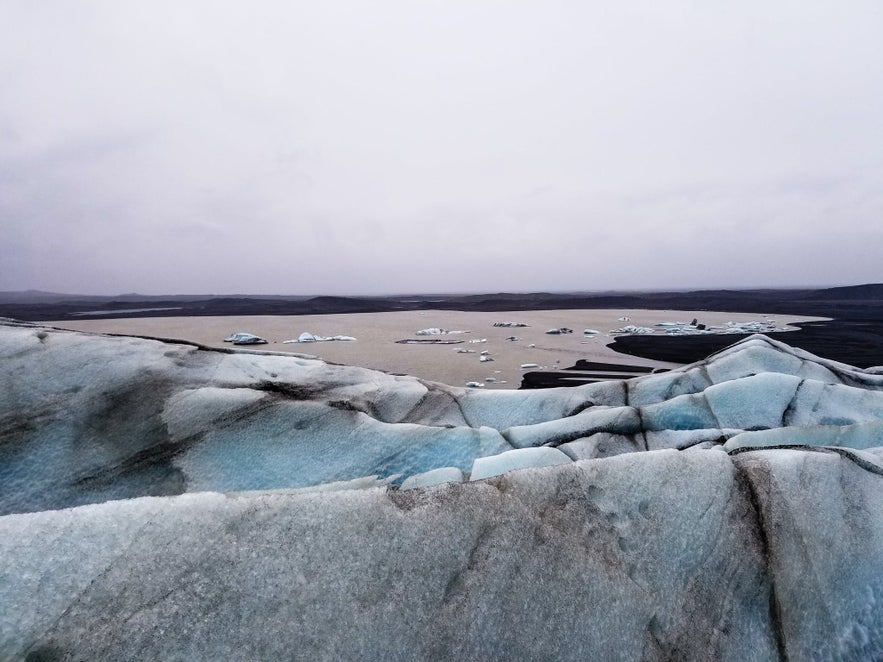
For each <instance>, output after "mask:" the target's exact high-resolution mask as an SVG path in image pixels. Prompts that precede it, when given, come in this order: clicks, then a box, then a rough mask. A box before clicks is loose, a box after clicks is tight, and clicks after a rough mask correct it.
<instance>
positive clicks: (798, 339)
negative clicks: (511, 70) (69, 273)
mask: <svg viewBox="0 0 883 662" xmlns="http://www.w3.org/2000/svg"><path fill="white" fill-rule="evenodd" d="M618 308H627V309H648V310H700V311H701V310H707V311H718V312H734V313H735V312H746V313H752V312H755V313H760V312H763V313H766V314H789V315H799V316H806V317H827V318H831V319H830V321H821V322H807V323H803V324H800V325H799V326H800V330H799V331H795V332H789V333H780V334H775V333H774V334H770V335H771V336H773V337H778V338H780V339H781V340H783V341H784V342H787V343H788V344H789V345H792V346H795V347H800V348H801V349H805V350H807V351H810V352H812V353H814V354H818V355H820V356H824V357H826V358H830V359H834V360H837V361H841V362H843V363H848V364H850V365H854V366H857V367H862V368H865V367H869V366H877V365H883V284H871V285H857V286H851V287H837V288H825V289H765V290H697V291H690V292H628V293H601V294H599V293H563V294H562V293H544V292H540V293H529V294H510V293H496V294H477V295H456V294H453V295H409V296H390V297H341V296H317V297H303V296H290V297H289V296H244V295H243V296H206V295H201V296H187V295H177V296H141V295H123V296H117V297H96V296H88V297H87V296H76V295H58V294H49V293H41V292H9V293H0V317H10V318H15V319H21V320H28V321H47V320H65V319H69V320H86V319H109V318H132V317H178V316H227V315H317V314H334V313H366V312H395V311H407V310H462V311H481V312H493V311H517V310H556V309H561V310H563V309H573V310H576V309H618ZM699 322H702V319H701V318H700V319H699ZM739 338H740V336H735V335H696V336H666V335H661V334H660V335H641V336H621V337H619V338H616V340H615V341H614V342H613V343H611V345H610V346H611V347H612V348H613V349H615V350H616V351H619V352H621V353H625V354H630V355H633V356H639V357H644V358H648V359H656V360H661V361H671V362H676V363H689V362H692V361H696V360H699V359H701V358H704V357H705V356H707V355H709V354H710V353H712V352H715V351H717V350H719V349H722V348H723V347H726V346H728V345H730V344H732V343H733V342H736V341H737V340H739ZM573 368H574V370H572V371H569V372H568V371H558V372H557V373H543V375H542V376H540V375H534V376H533V377H531V378H528V379H526V380H525V384H524V386H525V387H528V388H530V387H534V388H535V387H546V386H556V385H561V386H572V385H576V384H578V383H583V382H582V381H581V380H580V379H579V375H578V374H577V373H578V372H579V371H580V369H579V368H578V367H577V366H573ZM632 369H633V367H632V368H629V369H627V370H632ZM611 370H613V366H608V369H607V372H610V371H611ZM595 372H598V373H599V376H600V372H602V371H597V370H596V371H595ZM613 372H618V371H617V370H613ZM556 374H557V375H558V376H557V377H556V376H555V375H556ZM526 377H527V376H526Z"/></svg>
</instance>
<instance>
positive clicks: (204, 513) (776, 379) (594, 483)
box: [0, 323, 883, 661]
mask: <svg viewBox="0 0 883 662" xmlns="http://www.w3.org/2000/svg"><path fill="white" fill-rule="evenodd" d="M337 481H349V482H342V483H341V482H337ZM396 484H399V485H400V487H397V486H396ZM378 485H379V487H378ZM305 486H312V487H305ZM291 488H301V489H291ZM184 492H191V494H181V493H184ZM149 495H158V496H159V498H157V497H156V496H154V497H153V498H138V499H124V498H125V497H135V496H145V497H146V496H149ZM174 495H178V496H174ZM114 499H123V500H114ZM89 503H91V504H93V505H82V506H80V507H76V508H67V507H68V506H74V505H79V504H89ZM36 511H43V512H36ZM0 513H2V514H4V516H0V560H2V564H0V606H2V607H3V608H2V609H0V659H4V660H5V659H12V660H19V659H30V660H46V659H49V660H68V659H71V660H120V659H151V660H152V659H162V660H191V659H309V660H339V659H367V660H373V659H384V660H388V659H402V660H412V659H417V660H437V659H464V660H510V659H561V660H585V659H591V660H639V659H642V660H666V659H676V660H710V659H713V660H733V661H736V660H738V661H742V660H781V659H788V660H813V659H818V660H874V659H883V579H881V577H883V375H881V374H880V371H879V370H868V371H862V370H857V369H854V368H851V367H849V366H845V365H841V364H837V363H834V362H830V361H826V360H824V359H820V358H818V357H814V356H811V355H809V354H806V353H804V352H800V351H798V350H794V349H792V348H790V347H788V346H786V345H782V344H780V343H776V342H773V341H771V340H769V339H767V338H764V337H762V336H754V337H752V338H749V339H747V340H743V341H742V342H740V343H738V344H736V345H734V346H732V347H730V348H728V349H726V350H724V351H722V352H720V353H718V354H716V355H713V356H711V357H709V358H708V359H706V360H705V361H701V362H699V363H696V364H693V365H690V366H685V367H684V368H681V369H679V370H675V371H672V372H669V373H665V374H660V375H649V376H647V377H642V378H638V379H633V380H630V381H627V382H626V381H622V382H607V383H603V384H595V385H591V386H585V387H580V388H574V389H557V390H547V391H525V392H518V391H496V392H476V391H467V390H464V389H459V388H453V387H448V386H444V385H441V384H432V383H427V382H423V381H420V380H417V379H413V378H407V377H394V376H390V375H386V374H383V373H378V372H373V371H369V370H363V369H360V368H352V367H346V366H333V365H326V364H325V363H323V362H321V361H317V360H312V359H308V358H303V357H292V356H290V355H284V356H283V355H274V354H269V353H256V352H249V351H224V350H220V351H218V350H206V349H203V348H199V347H196V346H192V345H187V344H183V343H164V342H158V341H151V340H144V339H138V338H120V337H106V336H94V335H86V334H80V333H71V332H62V331H56V330H52V329H47V328H42V327H38V326H32V325H20V324H14V323H7V324H0Z"/></svg>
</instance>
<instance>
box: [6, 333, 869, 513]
mask: <svg viewBox="0 0 883 662" xmlns="http://www.w3.org/2000/svg"><path fill="white" fill-rule="evenodd" d="M881 420H883V375H881V374H876V373H875V372H874V371H862V370H858V369H855V368H851V367H849V366H845V365H842V364H837V363H834V362H830V361H825V360H824V359H819V358H817V357H814V356H812V355H809V354H806V353H804V352H801V351H799V350H795V349H792V348H790V347H788V346H787V345H783V344H781V343H777V342H774V341H771V340H769V339H767V338H765V337H763V336H753V337H751V338H749V339H746V340H743V341H742V342H739V343H737V344H736V345H734V346H732V347H730V348H728V349H726V350H724V351H722V352H720V353H718V354H716V355H713V356H712V357H709V358H708V359H706V360H704V361H701V362H698V363H695V364H692V365H690V366H686V367H684V368H681V369H678V370H675V371H672V372H668V373H664V374H660V375H648V376H646V377H641V378H637V379H632V380H629V381H616V382H606V383H601V384H593V385H588V386H583V387H579V388H571V389H552V390H542V391H487V392H477V391H472V390H467V389H461V388H455V387H450V386H445V385H442V384H435V383H430V382H424V381H421V380H418V379H416V378H411V377H396V376H391V375H387V374H385V373H380V372H376V371H371V370H366V369H362V368H354V367H349V366H337V365H328V364H325V363H324V362H322V361H318V360H315V359H307V358H300V357H296V356H291V355H277V354H272V353H258V352H249V351H222V350H221V351H219V350H207V349H203V348H199V347H196V346H193V345H186V344H180V343H164V342H159V341H155V340H145V339H139V338H127V337H108V336H99V335H88V334H82V333H74V332H66V331H57V330H53V329H47V328H42V327H38V326H31V325H16V324H11V323H10V324H2V325H0V514H3V513H12V512H29V511H38V510H46V509H52V508H62V507H67V506H72V505H80V504H85V503H95V502H102V501H107V500H109V499H117V498H127V497H136V496H147V495H173V494H180V493H183V492H195V491H205V490H212V491H222V492H229V491H244V490H266V489H283V488H292V487H304V486H309V485H318V484H322V483H329V482H334V481H342V480H352V479H356V478H361V477H366V476H372V475H376V476H379V477H380V478H383V479H387V478H388V479H391V480H393V481H394V482H402V481H405V485H406V486H408V485H409V483H408V482H407V481H408V479H409V478H410V477H412V476H417V475H419V474H422V473H424V472H428V471H434V470H437V469H441V468H446V472H442V474H434V475H445V476H453V477H458V476H459V477H463V478H467V479H468V477H469V476H470V474H471V472H472V470H473V464H474V463H475V462H476V461H477V460H480V464H481V465H482V468H481V469H480V471H479V472H478V473H477V474H476V475H477V476H482V477H483V476H487V475H489V474H488V472H489V471H491V472H492V473H493V472H496V473H500V472H504V471H506V470H508V469H514V468H524V467H526V466H543V465H544V464H547V463H548V462H549V458H550V457H552V456H551V455H550V454H549V453H546V454H545V455H542V457H543V458H545V459H542V460H536V462H534V460H533V459H531V458H540V457H541V454H536V453H533V454H527V453H525V454H521V453H513V452H512V450H513V449H528V448H530V447H535V446H550V447H553V448H557V449H558V452H560V453H559V455H555V456H554V457H555V458H556V459H555V461H561V460H560V457H561V456H560V454H563V456H564V457H566V458H569V459H572V460H578V459H591V458H598V457H608V456H611V455H616V454H619V453H624V452H633V451H646V450H655V449H663V448H676V449H686V448H691V447H697V448H709V447H717V448H721V446H722V445H723V444H724V443H725V442H726V446H725V447H724V448H725V449H726V450H735V449H738V448H741V447H743V446H751V447H758V446H789V445H812V446H847V447H851V448H854V449H859V450H860V449H865V448H873V447H877V446H883V437H881V434H883V429H881V424H880V421H881ZM505 451H509V452H506V453H505V454H504V455H501V456H500V457H499V458H498V459H497V458H495V459H494V461H493V462H489V461H488V460H486V459H484V460H483V459H482V458H488V456H494V455H498V454H501V453H504V452H505ZM410 484H414V481H411V483H410ZM416 484H424V482H423V481H422V479H418V480H417V483H416Z"/></svg>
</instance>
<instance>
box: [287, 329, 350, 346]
mask: <svg viewBox="0 0 883 662" xmlns="http://www.w3.org/2000/svg"><path fill="white" fill-rule="evenodd" d="M353 340H355V338H354V337H353V336H317V335H314V334H312V333H310V332H309V331H304V332H303V333H301V334H300V335H299V336H298V337H297V338H295V339H294V340H283V341H282V342H283V344H288V343H309V342H332V341H341V342H346V341H353Z"/></svg>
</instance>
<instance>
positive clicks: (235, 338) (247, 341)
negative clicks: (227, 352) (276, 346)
mask: <svg viewBox="0 0 883 662" xmlns="http://www.w3.org/2000/svg"><path fill="white" fill-rule="evenodd" d="M224 342H231V343H233V344H234V345H266V344H267V341H266V340H264V339H263V338H261V337H260V336H256V335H254V334H253V333H245V332H244V331H239V332H237V333H233V334H231V335H230V336H229V337H228V338H224Z"/></svg>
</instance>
